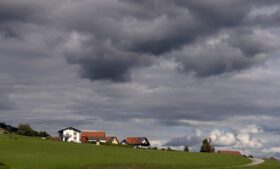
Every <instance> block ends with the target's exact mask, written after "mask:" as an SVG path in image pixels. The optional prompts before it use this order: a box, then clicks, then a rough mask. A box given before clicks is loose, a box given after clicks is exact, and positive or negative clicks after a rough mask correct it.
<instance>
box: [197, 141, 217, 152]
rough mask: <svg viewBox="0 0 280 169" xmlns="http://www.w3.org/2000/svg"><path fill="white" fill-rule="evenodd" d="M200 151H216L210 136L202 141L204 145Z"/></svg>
mask: <svg viewBox="0 0 280 169" xmlns="http://www.w3.org/2000/svg"><path fill="white" fill-rule="evenodd" d="M200 152H204V153H214V152H215V148H214V146H213V144H212V140H211V139H210V138H208V139H207V138H206V139H204V140H203V141H202V145H201V148H200Z"/></svg>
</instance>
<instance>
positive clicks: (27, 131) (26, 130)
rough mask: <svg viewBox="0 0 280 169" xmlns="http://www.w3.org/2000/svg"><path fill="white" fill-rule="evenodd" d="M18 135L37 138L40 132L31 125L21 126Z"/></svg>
mask: <svg viewBox="0 0 280 169" xmlns="http://www.w3.org/2000/svg"><path fill="white" fill-rule="evenodd" d="M17 134H19V135H25V136H37V134H38V132H36V131H34V130H33V129H32V128H31V127H30V125H29V124H20V125H19V126H18V131H17Z"/></svg>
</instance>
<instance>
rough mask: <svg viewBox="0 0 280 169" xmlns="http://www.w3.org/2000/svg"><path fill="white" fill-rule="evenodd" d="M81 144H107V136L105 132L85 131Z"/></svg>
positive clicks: (82, 134)
mask: <svg viewBox="0 0 280 169" xmlns="http://www.w3.org/2000/svg"><path fill="white" fill-rule="evenodd" d="M81 142H82V143H87V142H94V143H97V142H99V143H105V142H106V134H105V132H104V131H83V132H82V133H81Z"/></svg>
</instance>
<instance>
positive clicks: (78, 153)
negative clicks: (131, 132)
mask: <svg viewBox="0 0 280 169" xmlns="http://www.w3.org/2000/svg"><path fill="white" fill-rule="evenodd" d="M0 162H2V163H5V164H8V165H9V166H10V168H11V169H206V168H208V169H222V168H233V167H234V166H240V165H244V164H248V163H250V160H248V159H246V158H243V157H236V156H230V155H218V154H207V153H185V152H175V151H172V152H168V151H161V150H140V149H133V148H127V147H120V146H96V145H92V144H76V143H64V142H59V141H49V140H42V139H38V138H30V137H24V136H17V135H0ZM267 166H268V167H269V166H270V167H275V166H276V167H277V165H276V164H270V163H268V164H267ZM279 166H280V165H278V167H279ZM264 167H266V166H264ZM279 168H280V167H279ZM0 169H2V168H1V166H0ZM252 169H260V168H252ZM263 169H266V168H263ZM269 169H277V168H269Z"/></svg>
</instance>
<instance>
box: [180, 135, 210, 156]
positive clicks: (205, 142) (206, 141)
mask: <svg viewBox="0 0 280 169" xmlns="http://www.w3.org/2000/svg"><path fill="white" fill-rule="evenodd" d="M184 151H185V152H189V147H188V146H185V147H184ZM200 152H203V153H214V152H215V148H214V145H213V144H212V140H211V139H210V138H208V139H207V138H206V139H204V140H203V141H202V145H201V148H200Z"/></svg>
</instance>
